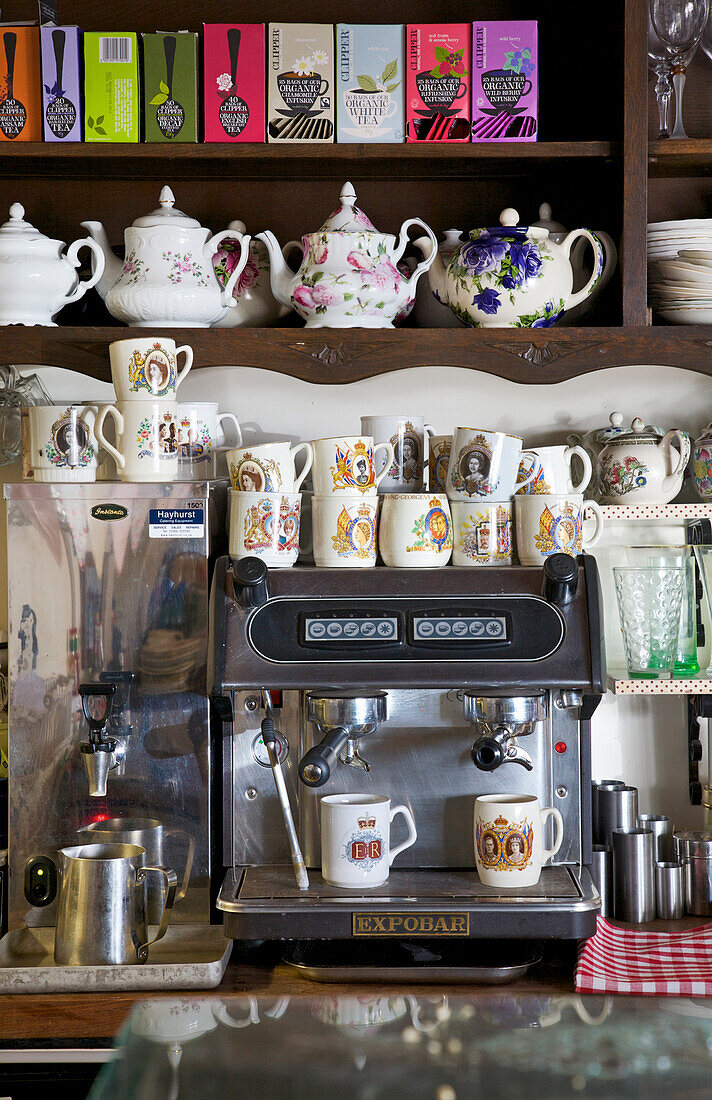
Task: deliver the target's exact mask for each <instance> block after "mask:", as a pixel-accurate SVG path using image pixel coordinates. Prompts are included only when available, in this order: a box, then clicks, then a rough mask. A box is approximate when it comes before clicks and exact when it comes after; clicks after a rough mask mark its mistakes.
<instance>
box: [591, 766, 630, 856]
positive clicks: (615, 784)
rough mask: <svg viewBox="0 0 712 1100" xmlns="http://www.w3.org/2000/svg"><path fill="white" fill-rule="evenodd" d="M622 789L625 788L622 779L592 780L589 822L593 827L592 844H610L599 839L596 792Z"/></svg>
mask: <svg viewBox="0 0 712 1100" xmlns="http://www.w3.org/2000/svg"><path fill="white" fill-rule="evenodd" d="M623 787H625V783H624V782H623V780H622V779H594V780H593V782H592V783H591V822H592V826H593V830H592V831H593V843H594V844H606V843H607V844H610V840H609V841H604V840H601V839H600V823H599V812H598V792H599V791H600V790H605V791H619V790H621V789H622V788H623Z"/></svg>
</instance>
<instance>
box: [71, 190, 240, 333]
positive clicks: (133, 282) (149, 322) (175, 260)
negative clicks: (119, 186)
mask: <svg viewBox="0 0 712 1100" xmlns="http://www.w3.org/2000/svg"><path fill="white" fill-rule="evenodd" d="M159 201H160V206H159V208H158V209H157V210H153V211H152V212H151V213H150V214H148V215H146V216H145V217H143V218H137V219H136V221H135V222H134V223H133V225H131V226H129V227H128V228H127V229H125V230H124V243H125V246H126V251H125V259H124V260H123V262H122V261H121V260H119V259H117V258H116V256H115V255H114V253H113V252H112V251H111V246H110V245H109V240H108V237H107V236H106V232H105V230H104V227H103V225H102V224H101V222H82V225H83V226H84V228H85V229H88V230H89V232H90V233H91V235H92V237H93V238H94V240H95V241H96V242H97V243H98V245H99V246H100V248H101V251H102V252H103V254H104V259H105V261H106V266H105V272H104V277H103V278H102V279H100V280H99V282H98V284H97V290H98V292H99V294H101V296H102V298H104V300H105V302H106V308H107V309H108V311H109V313H111V315H112V316H113V317H116V318H117V320H119V321H125V322H126V324H128V325H135V326H137V327H138V328H161V327H170V328H208V327H209V326H210V325H214V324H215V323H216V321H220V320H222V318H223V317H224V316H225V315H226V313H227V311H228V310H229V309H230V308H231V307H232V306H234V305H235V298H234V297H233V295H232V290H233V287H234V286H235V284H236V282H237V280H238V279H239V277H240V275H241V274H242V270H243V268H244V266H245V264H246V263H247V259H248V255H249V246H250V238H249V237H248V236H243V237H241V238H240V257H239V259H238V260H237V262H236V263H235V266H234V267H233V269H232V272H231V274H230V277H229V279H228V280H227V282H226V284H225V286H221V284H220V282H219V281H218V278H217V276H216V274H215V272H214V270H213V262H212V261H213V256H214V255H215V253H216V252H217V250H218V246H219V245H220V242H221V241H223V240H225V238H226V237H231V238H234V236H235V234H234V232H233V231H232V230H230V229H225V230H223V232H222V233H215V234H214V236H212V237H211V236H210V231H209V230H208V229H205V228H204V226H202V225H201V224H200V222H198V221H196V220H195V218H189V217H188V216H187V215H186V214H183V213H182V212H181V211H180V210H174V209H173V204H174V202H175V197H174V195H173V192H172V191H171V189H170V187H164V188H163V190H162V191H161V194H160V200H159Z"/></svg>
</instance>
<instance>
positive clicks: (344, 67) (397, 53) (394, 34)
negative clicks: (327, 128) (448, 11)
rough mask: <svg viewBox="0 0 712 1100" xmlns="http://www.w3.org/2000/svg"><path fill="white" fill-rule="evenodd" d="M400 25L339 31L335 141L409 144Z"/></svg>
mask: <svg viewBox="0 0 712 1100" xmlns="http://www.w3.org/2000/svg"><path fill="white" fill-rule="evenodd" d="M404 34H405V27H403V26H402V24H391V25H390V26H380V25H379V26H373V25H364V24H352V23H339V24H338V26H337V28H336V55H335V56H336V60H335V65H336V140H337V141H340V142H357V141H378V142H397V141H404V140H405V73H404V70H403V43H404Z"/></svg>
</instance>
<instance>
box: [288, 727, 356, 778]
mask: <svg viewBox="0 0 712 1100" xmlns="http://www.w3.org/2000/svg"><path fill="white" fill-rule="evenodd" d="M347 740H348V730H345V729H342V728H341V727H340V726H337V727H336V728H335V729H333V730H330V731H329V733H327V735H326V737H325V738H324V739H323V740H322V741H320V742H319V744H318V745H314V747H313V748H311V749H309V752H305V753H304V756H303V757H302V759H301V760H300V761H299V768H298V772H299V778H300V779H301V781H302V783H304V785H305V786H306V787H323V786H324V784H325V783H328V781H329V776H330V775H331V769H332V767H333V765H334V764H335V763H336V757H337V756H338V755H339V753H340V752H341V750H342V749H343V747H344V745H345V744H346V741H347Z"/></svg>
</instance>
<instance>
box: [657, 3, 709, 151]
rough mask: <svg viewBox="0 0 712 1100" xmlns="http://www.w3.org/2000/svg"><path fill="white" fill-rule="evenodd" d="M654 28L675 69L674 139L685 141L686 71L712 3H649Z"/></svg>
mask: <svg viewBox="0 0 712 1100" xmlns="http://www.w3.org/2000/svg"><path fill="white" fill-rule="evenodd" d="M648 7H649V11H650V17H651V19H652V22H653V28H654V30H655V32H656V34H657V36H658V38H659V39H660V41H661V42H662V44H663V46H665V47H666V48H667V51H668V56H669V58H670V61H671V63H672V66H673V76H672V82H673V85H674V88H675V126H674V128H673V131H672V134H671V135H670V136H671V137H674V138H686V137H687V134H686V133H685V127H684V126H683V124H682V96H683V92H684V89H685V71H686V69H687V66H688V64H689V62H690V60H691V58H692V56H693V54H694V51H695V50H696V49H697V44H698V42H699V41H700V38H701V36H702V32H703V30H704V28H705V24H706V23H707V19H708V17H709V0H649V5H648Z"/></svg>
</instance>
